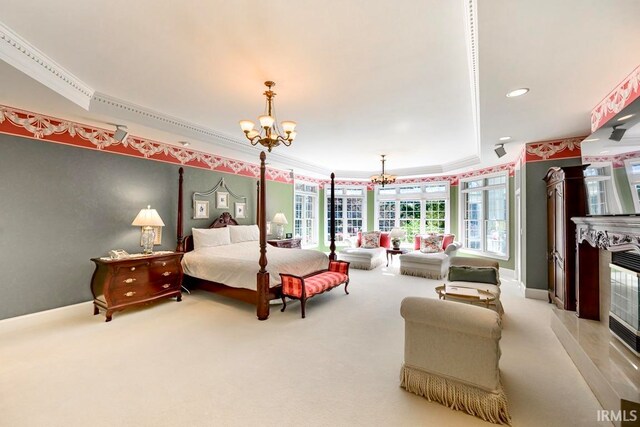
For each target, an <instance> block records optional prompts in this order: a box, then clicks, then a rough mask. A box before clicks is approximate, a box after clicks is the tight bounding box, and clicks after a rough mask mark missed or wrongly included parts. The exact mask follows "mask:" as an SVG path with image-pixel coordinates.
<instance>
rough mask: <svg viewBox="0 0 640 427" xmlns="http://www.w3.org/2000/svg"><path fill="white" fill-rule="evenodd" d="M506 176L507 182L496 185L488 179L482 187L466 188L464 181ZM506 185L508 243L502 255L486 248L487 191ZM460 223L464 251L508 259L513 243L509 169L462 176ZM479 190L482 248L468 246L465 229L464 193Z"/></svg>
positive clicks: (462, 249) (459, 186)
mask: <svg viewBox="0 0 640 427" xmlns="http://www.w3.org/2000/svg"><path fill="white" fill-rule="evenodd" d="M501 176H504V177H505V183H504V185H503V184H494V185H486V181H485V184H484V185H482V186H480V187H472V188H470V189H464V183H466V182H472V181H478V180H480V179H482V180H488V179H490V178H495V177H501ZM502 187H504V189H505V198H506V200H505V210H506V211H505V213H506V218H505V223H506V224H505V231H506V236H505V243H506V247H505V252H506V254H505V255H501V254H498V253H496V252H489V251H487V250H486V243H487V242H486V239H487V236H486V230H485V221H487V220H486V216H487V200H486V199H487V197H486V194H487V191H488V190H490V189H497V188H502ZM458 188H459V191H458V224H459V229H460V239H459V241H460V243H461V244H462V248H461V251H462V252H467V253H471V254H476V255H480V256H483V257H487V258H493V259H499V260H502V261H508V260H509V259H510V258H511V256H510V254H511V245H510V244H509V240H510V238H511V229H510V228H511V227H510V224H509V222H510V220H511V211H510V206H511V200H510V195H509V190H510V186H509V171H500V172H494V173H487V174H483V175H478V176H474V177H469V178H461V179H460V180H459V182H458ZM478 190H482V226H481V227H480V233H481V234H480V242H481V249H471V248H468V247H467V233H466V230H465V222H464V213H465V209H466V205H465V201H464V198H465V197H464V195H465V194H466V193H468V192H470V191H478Z"/></svg>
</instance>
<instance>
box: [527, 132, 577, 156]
mask: <svg viewBox="0 0 640 427" xmlns="http://www.w3.org/2000/svg"><path fill="white" fill-rule="evenodd" d="M584 138H585V137H584V136H580V137H574V138H565V139H556V140H552V141H543V142H533V143H530V144H527V146H526V147H527V148H526V149H527V153H526V158H525V161H527V162H538V161H541V160H555V159H568V158H571V157H580V156H581V155H582V151H581V149H580V143H581V142H582V140H583V139H584Z"/></svg>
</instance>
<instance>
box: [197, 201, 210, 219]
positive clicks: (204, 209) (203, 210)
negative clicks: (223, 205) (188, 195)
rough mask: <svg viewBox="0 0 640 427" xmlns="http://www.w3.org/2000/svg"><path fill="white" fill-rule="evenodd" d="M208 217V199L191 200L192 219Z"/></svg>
mask: <svg viewBox="0 0 640 427" xmlns="http://www.w3.org/2000/svg"><path fill="white" fill-rule="evenodd" d="M208 218H209V201H208V200H194V201H193V219H208Z"/></svg>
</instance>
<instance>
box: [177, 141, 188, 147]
mask: <svg viewBox="0 0 640 427" xmlns="http://www.w3.org/2000/svg"><path fill="white" fill-rule="evenodd" d="M178 142H179V143H180V144H182V146H183V147H188V146H189V145H190V143H189V141H178Z"/></svg>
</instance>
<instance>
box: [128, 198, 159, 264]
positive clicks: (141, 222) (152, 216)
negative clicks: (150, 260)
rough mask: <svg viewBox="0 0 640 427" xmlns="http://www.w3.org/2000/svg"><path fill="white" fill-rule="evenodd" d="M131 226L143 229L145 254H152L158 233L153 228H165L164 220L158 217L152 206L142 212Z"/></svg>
mask: <svg viewBox="0 0 640 427" xmlns="http://www.w3.org/2000/svg"><path fill="white" fill-rule="evenodd" d="M131 225H135V226H138V227H142V238H141V243H142V247H143V253H145V254H152V253H153V242H154V241H155V240H156V232H155V230H154V229H153V227H164V222H162V218H160V215H158V211H156V210H155V209H151V206H147V208H146V209H142V210H140V213H139V214H138V216H137V217H136V219H134V220H133V222H132V223H131Z"/></svg>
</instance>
